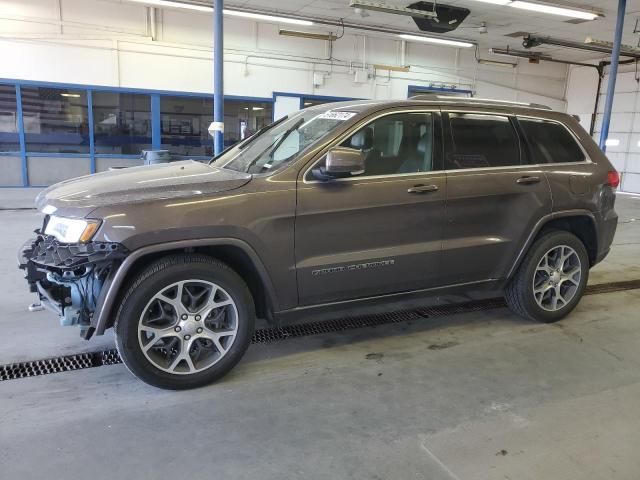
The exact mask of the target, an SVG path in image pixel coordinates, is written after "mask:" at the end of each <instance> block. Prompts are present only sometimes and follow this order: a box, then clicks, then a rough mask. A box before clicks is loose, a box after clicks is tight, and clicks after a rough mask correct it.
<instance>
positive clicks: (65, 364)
mask: <svg viewBox="0 0 640 480" xmlns="http://www.w3.org/2000/svg"><path fill="white" fill-rule="evenodd" d="M120 362H121V360H120V356H119V355H118V352H117V351H116V350H115V349H111V350H103V351H100V352H87V353H77V354H75V355H65V356H62V357H56V358H46V359H44V360H33V361H31V362H18V363H10V364H8V365H0V381H3V380H13V379H16V378H25V377H37V376H39V375H48V374H50V373H58V372H69V371H72V370H81V369H83V368H93V367H101V366H103V365H113V364H116V363H120Z"/></svg>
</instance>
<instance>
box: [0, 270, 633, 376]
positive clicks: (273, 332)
mask: <svg viewBox="0 0 640 480" xmlns="http://www.w3.org/2000/svg"><path fill="white" fill-rule="evenodd" d="M633 289H640V280H630V281H624V282H613V283H603V284H598V285H590V286H588V287H587V290H586V292H585V294H586V295H596V294H600V293H612V292H618V291H624V290H633ZM505 306H506V305H505V302H504V299H502V298H491V299H487V300H475V301H472V302H467V303H460V304H451V305H440V306H435V307H422V308H418V309H415V310H401V311H396V312H387V313H377V314H373V315H366V316H360V317H346V318H340V319H335V320H326V321H321V322H312V323H301V324H298V325H287V326H284V327H274V328H263V329H260V330H256V332H255V333H254V334H253V337H252V338H251V343H252V344H265V343H272V342H278V341H281V340H286V339H288V338H297V337H306V336H310V335H319V334H323V333H331V332H342V331H346V330H353V329H357V328H362V327H375V326H378V325H386V324H391V323H400V322H407V321H411V320H419V319H423V318H435V317H444V316H447V315H455V314H460V313H470V312H478V311H482V310H492V309H496V308H502V307H505ZM121 362H122V360H121V359H120V356H119V355H118V352H117V350H116V349H110V350H102V351H99V352H87V353H78V354H75V355H65V356H62V357H56V358H47V359H44V360H34V361H30V362H19V363H10V364H7V365H0V381H4V380H13V379H17V378H27V377H37V376H39V375H48V374H50V373H58V372H69V371H73V370H81V369H83V368H93V367H101V366H103V365H115V364H117V363H121Z"/></svg>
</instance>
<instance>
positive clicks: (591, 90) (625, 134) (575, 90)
mask: <svg viewBox="0 0 640 480" xmlns="http://www.w3.org/2000/svg"><path fill="white" fill-rule="evenodd" d="M608 81H609V76H608V75H605V76H604V78H603V79H602V87H601V91H600V97H599V100H598V114H597V116H596V123H595V130H594V135H593V136H594V138H595V140H596V141H598V140H599V139H600V130H601V126H602V116H603V115H602V112H603V111H604V103H605V96H606V93H607V84H608ZM597 83H598V77H597V74H596V73H595V72H594V70H593V69H590V68H584V67H572V68H571V69H570V72H569V80H568V83H567V111H568V112H569V113H572V114H577V115H580V121H581V122H580V123H582V125H583V126H584V127H585V128H586V129H587V130H588V128H589V124H590V121H591V115H592V114H593V109H594V105H595V98H596V91H597ZM615 92H616V93H615V96H614V97H613V109H612V114H611V123H610V126H609V137H608V138H609V139H611V140H617V141H618V142H619V144H618V145H609V146H607V157H608V158H609V160H611V163H613V165H614V166H615V167H616V169H617V170H618V171H619V172H620V173H621V174H622V183H621V186H620V189H621V190H622V191H626V192H636V193H640V83H639V82H638V81H637V80H636V73H635V70H634V69H630V68H629V67H628V66H620V70H619V73H618V77H617V79H616V91H615Z"/></svg>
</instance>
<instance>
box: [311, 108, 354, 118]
mask: <svg viewBox="0 0 640 480" xmlns="http://www.w3.org/2000/svg"><path fill="white" fill-rule="evenodd" d="M355 114H356V112H335V111H331V110H330V111H328V112H325V113H323V114H322V115H318V118H323V119H326V120H340V121H345V120H349V119H350V118H351V117H353V116H354V115H355Z"/></svg>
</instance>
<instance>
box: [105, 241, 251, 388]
mask: <svg viewBox="0 0 640 480" xmlns="http://www.w3.org/2000/svg"><path fill="white" fill-rule="evenodd" d="M254 325H255V307H254V303H253V298H252V297H251V293H250V292H249V289H248V288H247V285H246V284H245V282H244V281H243V280H242V278H240V276H239V275H238V274H237V273H236V272H234V271H233V270H232V269H231V268H229V267H228V266H227V265H225V264H224V263H222V262H220V261H218V260H215V259H213V258H211V257H209V256H206V255H199V254H188V255H187V254H185V255H172V256H169V257H165V258H162V259H160V260H157V261H155V262H153V263H152V264H150V265H149V266H148V267H146V268H145V269H144V270H143V271H142V272H141V273H139V274H138V275H137V276H136V277H135V278H133V279H132V280H131V282H129V285H128V288H127V290H126V293H125V294H124V296H123V299H122V302H121V304H120V308H119V310H118V314H117V317H116V322H115V333H116V346H117V348H118V352H119V353H120V357H121V358H122V360H123V362H124V364H125V365H126V367H127V368H128V369H129V371H130V372H131V373H133V375H135V376H136V377H138V378H139V379H140V380H142V381H144V382H146V383H148V384H150V385H153V386H155V387H159V388H165V389H170V390H181V389H189V388H197V387H201V386H203V385H207V384H209V383H211V382H214V381H215V380H218V379H219V378H221V377H223V376H224V375H226V374H227V373H228V372H229V371H230V370H231V369H232V368H233V367H234V366H235V365H236V364H237V363H238V362H239V361H240V359H241V358H242V356H243V355H244V353H245V352H246V350H247V348H248V346H249V343H250V341H251V335H252V334H253V330H254Z"/></svg>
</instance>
